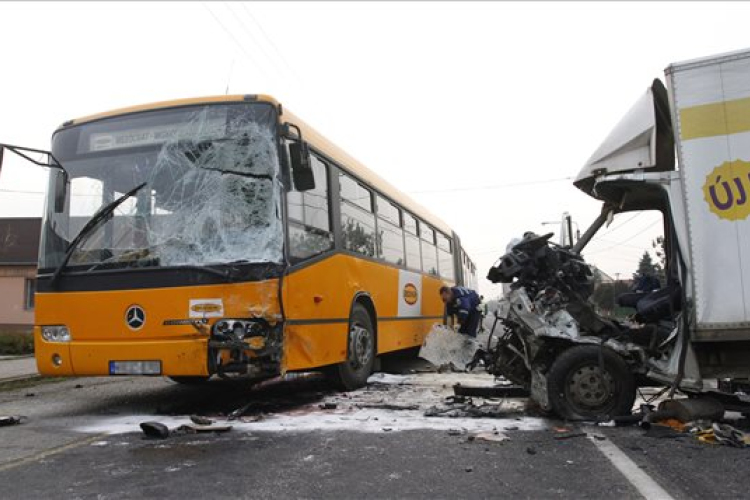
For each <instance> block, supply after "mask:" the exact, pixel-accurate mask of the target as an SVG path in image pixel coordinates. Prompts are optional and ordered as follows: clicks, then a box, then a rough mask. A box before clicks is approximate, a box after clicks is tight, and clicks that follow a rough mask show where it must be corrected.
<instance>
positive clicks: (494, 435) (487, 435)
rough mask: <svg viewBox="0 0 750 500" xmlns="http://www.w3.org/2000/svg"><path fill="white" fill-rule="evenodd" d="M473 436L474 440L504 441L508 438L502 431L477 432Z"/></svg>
mask: <svg viewBox="0 0 750 500" xmlns="http://www.w3.org/2000/svg"><path fill="white" fill-rule="evenodd" d="M470 437H471V438H472V441H474V440H476V441H489V442H491V443H502V442H503V441H507V440H508V436H506V435H505V434H502V433H500V432H497V431H495V432H477V433H476V434H473V435H472V436H470Z"/></svg>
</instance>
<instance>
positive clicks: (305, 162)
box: [289, 141, 315, 191]
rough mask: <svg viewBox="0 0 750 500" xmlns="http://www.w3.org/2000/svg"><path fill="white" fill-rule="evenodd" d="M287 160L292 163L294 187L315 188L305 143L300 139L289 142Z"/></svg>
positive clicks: (301, 188)
mask: <svg viewBox="0 0 750 500" xmlns="http://www.w3.org/2000/svg"><path fill="white" fill-rule="evenodd" d="M289 161H290V162H291V164H292V180H293V181H294V188H295V189H296V190H297V191H309V190H311V189H315V176H314V174H313V169H312V161H311V160H310V150H309V149H308V147H307V144H306V143H304V142H302V141H294V142H291V143H289Z"/></svg>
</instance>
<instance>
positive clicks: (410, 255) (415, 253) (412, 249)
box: [404, 212, 422, 271]
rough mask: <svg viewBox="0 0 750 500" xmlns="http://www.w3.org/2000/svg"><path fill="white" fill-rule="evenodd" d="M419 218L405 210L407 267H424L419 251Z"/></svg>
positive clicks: (419, 268)
mask: <svg viewBox="0 0 750 500" xmlns="http://www.w3.org/2000/svg"><path fill="white" fill-rule="evenodd" d="M418 234H419V233H418V232H417V219H415V218H414V217H412V216H411V215H410V214H407V213H406V212H404V241H405V243H406V267H409V268H411V269H414V270H417V271H419V270H421V269H422V258H421V253H420V251H419V236H418Z"/></svg>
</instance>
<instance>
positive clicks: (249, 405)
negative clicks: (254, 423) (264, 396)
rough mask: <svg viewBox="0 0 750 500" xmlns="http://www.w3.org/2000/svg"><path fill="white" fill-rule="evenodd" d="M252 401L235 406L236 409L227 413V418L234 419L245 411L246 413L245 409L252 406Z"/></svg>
mask: <svg viewBox="0 0 750 500" xmlns="http://www.w3.org/2000/svg"><path fill="white" fill-rule="evenodd" d="M253 403H254V402H250V403H248V404H246V405H244V406H241V407H239V408H237V409H236V410H234V411H233V412H231V413H230V414H229V415H227V420H236V419H237V418H239V417H241V416H243V415H244V414H245V413H247V410H249V409H250V407H252V406H253Z"/></svg>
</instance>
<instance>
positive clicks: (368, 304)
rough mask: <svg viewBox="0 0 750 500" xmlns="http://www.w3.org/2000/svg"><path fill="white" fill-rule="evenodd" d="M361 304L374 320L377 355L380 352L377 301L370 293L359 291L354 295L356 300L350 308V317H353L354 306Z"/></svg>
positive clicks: (371, 319)
mask: <svg viewBox="0 0 750 500" xmlns="http://www.w3.org/2000/svg"><path fill="white" fill-rule="evenodd" d="M357 304H359V305H361V306H362V307H364V308H365V310H366V311H367V314H369V316H370V321H371V322H372V328H373V332H372V333H373V335H374V336H375V355H377V354H378V313H377V311H376V309H375V302H374V301H373V300H372V297H370V294H369V293H367V292H357V294H355V295H354V300H352V305H351V307H350V308H349V317H350V318H351V316H352V312H353V311H354V307H355V306H356V305H357Z"/></svg>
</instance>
